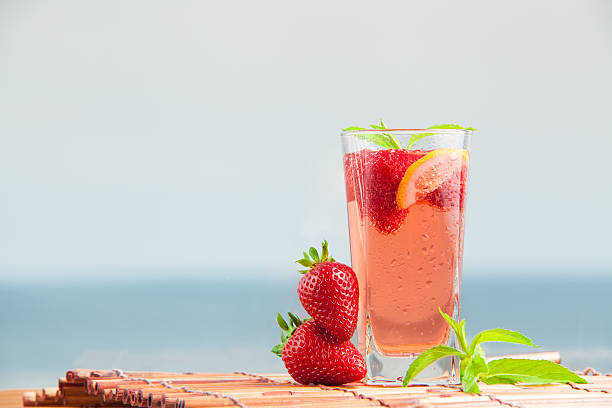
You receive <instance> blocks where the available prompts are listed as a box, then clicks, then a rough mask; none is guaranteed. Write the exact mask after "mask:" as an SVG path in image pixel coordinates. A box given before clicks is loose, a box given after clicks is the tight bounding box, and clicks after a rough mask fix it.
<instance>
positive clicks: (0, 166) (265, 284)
mask: <svg viewBox="0 0 612 408" xmlns="http://www.w3.org/2000/svg"><path fill="white" fill-rule="evenodd" d="M611 50H612V2H610V1H606V0H589V1H579V0H573V1H572V0H564V1H554V0H537V1H532V0H529V1H528V0H518V1H513V2H500V1H485V0H468V1H462V2H453V1H441V0H434V1H428V2H417V1H401V2H400V1H386V0H383V1H377V2H368V1H348V0H338V1H333V2H330V1H328V0H325V1H323V0H313V1H309V2H302V3H296V2H287V1H272V0H263V1H257V2H252V1H248V0H229V1H223V2H215V1H187V0H181V1H174V2H164V1H144V0H135V1H130V2H126V1H116V0H109V1H89V0H79V1H76V0H62V1H58V2H48V1H38V0H31V1H11V0H3V1H0V61H1V63H0V90H1V91H0V388H3V387H17V386H24V387H25V386H41V385H52V384H53V383H54V382H55V379H56V378H57V376H58V375H60V374H61V373H62V372H63V371H65V370H66V369H68V368H72V367H75V366H80V367H101V368H112V367H121V368H123V369H126V370H129V369H156V370H176V371H185V370H197V371H204V370H206V371H227V370H266V371H268V370H274V371H276V370H280V369H281V368H282V367H281V365H280V362H279V361H278V360H276V359H275V358H274V356H273V355H272V354H271V353H269V351H268V350H269V348H270V347H271V346H272V345H273V344H274V343H275V342H276V340H277V337H278V332H277V330H276V328H275V327H274V325H275V323H274V315H275V313H276V312H278V311H283V310H295V309H298V307H297V306H298V305H297V298H296V296H295V287H296V282H297V279H298V276H297V274H296V273H295V272H294V271H295V266H294V264H293V263H292V262H293V261H294V260H295V258H296V256H298V255H299V254H300V253H301V251H302V250H303V249H304V248H305V247H307V246H310V245H317V244H318V243H320V242H321V240H323V239H327V240H328V241H329V242H330V246H331V251H332V254H333V255H334V256H335V257H337V259H340V260H345V261H346V260H348V259H349V251H348V249H349V246H348V234H347V222H346V210H345V199H344V184H343V174H342V165H341V148H340V141H339V137H338V135H339V132H340V129H341V128H343V127H346V126H350V125H358V126H367V125H368V124H370V123H375V122H376V121H377V120H378V119H379V118H381V117H382V118H384V120H385V122H386V123H387V124H388V125H389V126H392V127H425V126H429V125H434V124H441V123H451V122H455V123H459V124H462V125H464V126H473V127H475V128H477V129H478V131H477V132H476V133H475V135H474V137H473V140H472V147H473V148H472V155H471V160H470V165H471V170H470V182H469V184H470V185H469V198H468V202H467V219H466V222H467V225H466V234H465V237H466V242H465V259H464V296H463V305H464V308H463V312H464V313H463V315H464V316H465V317H466V318H467V319H468V322H469V330H471V331H472V332H474V331H477V330H480V329H485V328H490V327H496V326H499V325H503V326H505V327H508V328H513V329H518V330H521V331H524V332H526V333H527V334H528V335H530V336H532V337H533V338H534V340H535V342H536V343H537V344H540V345H542V350H559V351H561V352H562V356H563V358H564V361H565V362H566V363H567V364H568V365H570V366H571V367H572V368H583V367H584V366H587V365H591V366H594V367H595V368H597V369H599V370H608V371H612V351H611V347H612V346H611V345H612V317H610V312H611V311H612V300H610V299H612V296H611V293H612V286H611V279H612V251H611V250H610V246H611V245H610V244H611V239H610V231H612V214H611V211H610V206H611V204H610V203H612V189H610V188H609V185H610V175H612V160H610V152H611V151H612V137H611V135H612V122H611V121H610V120H609V117H610V112H611V111H612V75H610V73H611V72H612V51H611ZM504 351H505V350H501V349H496V348H495V347H491V348H490V352H491V353H497V352H504ZM510 351H512V352H513V351H524V349H523V348H520V349H519V350H515V349H512V350H510Z"/></svg>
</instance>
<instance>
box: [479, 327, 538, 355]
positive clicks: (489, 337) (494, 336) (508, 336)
mask: <svg viewBox="0 0 612 408" xmlns="http://www.w3.org/2000/svg"><path fill="white" fill-rule="evenodd" d="M487 341H503V342H506V343H517V344H524V345H526V346H531V347H537V346H536V345H535V344H533V342H532V341H531V339H530V338H529V337H527V336H525V335H523V334H521V333H519V332H515V331H512V330H506V329H490V330H485V331H482V332H480V333H478V334H477V335H476V336H475V337H474V340H472V344H471V345H470V352H472V351H473V350H474V348H475V347H476V346H477V345H479V344H481V343H484V342H487Z"/></svg>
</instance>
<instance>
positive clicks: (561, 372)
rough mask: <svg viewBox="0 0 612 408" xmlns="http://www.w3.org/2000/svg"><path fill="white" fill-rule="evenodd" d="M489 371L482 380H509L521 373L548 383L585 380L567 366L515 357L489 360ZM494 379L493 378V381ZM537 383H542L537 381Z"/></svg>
mask: <svg viewBox="0 0 612 408" xmlns="http://www.w3.org/2000/svg"><path fill="white" fill-rule="evenodd" d="M488 367H489V372H488V374H487V375H486V376H483V381H484V379H485V378H486V379H487V380H488V379H489V378H491V377H497V378H501V379H502V380H509V379H511V376H515V375H523V376H530V377H536V378H539V379H540V380H542V381H544V380H546V381H548V383H563V384H565V383H568V382H574V383H577V384H586V383H587V381H586V380H585V379H584V378H582V377H580V376H578V375H576V374H574V373H573V372H571V371H570V370H568V369H567V368H565V367H563V366H562V365H559V364H557V363H553V362H552V361H547V360H527V359H517V358H503V359H500V360H493V361H490V362H489V364H488ZM494 380H495V379H493V381H494ZM538 384H542V383H541V382H538Z"/></svg>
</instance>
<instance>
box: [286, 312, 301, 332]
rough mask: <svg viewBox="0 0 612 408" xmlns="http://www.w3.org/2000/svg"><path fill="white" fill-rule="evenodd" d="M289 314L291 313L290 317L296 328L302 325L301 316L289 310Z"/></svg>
mask: <svg viewBox="0 0 612 408" xmlns="http://www.w3.org/2000/svg"><path fill="white" fill-rule="evenodd" d="M287 315H289V318H290V319H291V322H292V323H293V325H294V326H295V327H296V328H298V327H300V325H301V324H302V321H301V320H300V318H299V317H297V316H296V315H294V314H293V313H291V312H287Z"/></svg>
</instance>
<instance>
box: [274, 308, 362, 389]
mask: <svg viewBox="0 0 612 408" xmlns="http://www.w3.org/2000/svg"><path fill="white" fill-rule="evenodd" d="M282 358H283V363H285V367H287V371H288V372H289V375H290V376H291V377H292V378H293V379H294V380H295V381H297V382H299V383H301V384H324V385H340V384H345V383H348V382H353V381H359V380H361V379H362V378H363V377H364V376H365V374H366V364H365V361H364V360H363V357H362V356H361V354H360V353H359V351H357V349H356V348H355V346H354V345H353V343H351V342H350V341H348V340H346V341H341V340H338V339H336V338H334V336H332V335H331V334H330V333H329V332H328V331H326V330H325V329H323V328H322V327H321V326H319V324H318V323H317V322H315V321H314V320H309V321H307V322H305V323H304V324H302V325H301V326H299V327H298V328H297V329H296V330H295V331H294V333H293V335H292V336H291V337H290V338H289V340H288V341H287V343H286V344H285V345H284V347H283V349H282Z"/></svg>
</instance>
